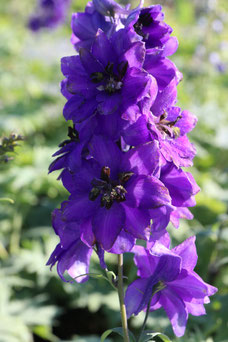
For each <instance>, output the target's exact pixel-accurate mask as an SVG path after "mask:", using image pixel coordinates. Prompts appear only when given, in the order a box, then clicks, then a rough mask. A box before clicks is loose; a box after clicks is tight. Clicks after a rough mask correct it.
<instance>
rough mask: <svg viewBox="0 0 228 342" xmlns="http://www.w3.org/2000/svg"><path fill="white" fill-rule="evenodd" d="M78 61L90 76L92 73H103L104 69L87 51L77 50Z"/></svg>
mask: <svg viewBox="0 0 228 342" xmlns="http://www.w3.org/2000/svg"><path fill="white" fill-rule="evenodd" d="M79 55H80V60H81V63H82V65H83V67H84V69H85V71H86V72H87V74H89V75H90V74H92V73H93V72H103V71H104V67H103V65H102V64H101V63H100V61H98V60H97V59H96V56H94V55H93V54H92V53H91V52H90V51H89V50H87V49H83V48H81V49H80V50H79Z"/></svg>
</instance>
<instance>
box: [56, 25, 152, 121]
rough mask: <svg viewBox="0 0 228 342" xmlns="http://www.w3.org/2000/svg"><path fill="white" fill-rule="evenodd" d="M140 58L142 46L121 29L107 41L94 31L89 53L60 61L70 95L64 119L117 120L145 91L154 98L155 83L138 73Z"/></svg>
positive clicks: (147, 76)
mask: <svg viewBox="0 0 228 342" xmlns="http://www.w3.org/2000/svg"><path fill="white" fill-rule="evenodd" d="M144 57H145V48H144V44H143V43H142V42H140V41H137V39H136V36H135V35H134V34H132V33H131V32H129V31H127V30H124V29H122V30H119V31H118V32H116V33H114V35H113V36H112V37H111V38H110V39H108V38H107V36H106V35H105V33H104V32H102V31H98V34H97V36H96V39H95V41H94V43H93V46H92V49H91V52H90V51H88V50H86V49H83V48H81V49H80V53H79V56H71V57H64V58H63V59H62V72H63V74H64V75H65V76H66V78H67V81H66V89H67V91H68V93H69V94H70V95H71V96H69V97H67V98H68V101H67V103H66V105H65V107H64V110H63V114H64V117H65V119H66V120H73V122H74V123H79V122H82V121H84V120H85V119H87V118H89V117H91V116H92V115H94V114H96V113H97V114H100V115H111V114H116V115H117V116H118V117H120V116H121V115H122V114H123V113H124V112H125V111H126V110H128V109H129V108H130V107H131V106H133V105H135V104H137V103H138V102H139V101H141V100H142V99H143V98H144V97H146V96H149V95H148V94H149V91H150V92H151V91H153V92H154V93H155V94H156V93H157V84H156V81H155V79H154V78H153V77H152V76H150V75H149V74H148V73H147V72H145V71H144V70H143V69H142V65H143V62H144ZM64 95H65V92H64Z"/></svg>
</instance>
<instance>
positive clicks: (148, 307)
mask: <svg viewBox="0 0 228 342" xmlns="http://www.w3.org/2000/svg"><path fill="white" fill-rule="evenodd" d="M153 295H154V292H153V293H152V295H151V297H150V300H149V303H148V305H147V309H146V315H145V318H144V321H143V325H142V328H141V331H140V334H139V336H138V338H137V340H136V342H139V341H140V338H141V337H142V334H143V332H144V330H145V327H146V322H147V318H148V316H149V313H150V304H151V301H152V298H153Z"/></svg>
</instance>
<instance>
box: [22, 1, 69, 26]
mask: <svg viewBox="0 0 228 342" xmlns="http://www.w3.org/2000/svg"><path fill="white" fill-rule="evenodd" d="M69 5H70V0H38V3H37V8H36V11H35V13H34V14H33V15H32V16H31V17H30V19H29V22H28V27H29V28H30V29H31V30H32V31H39V30H40V29H41V28H43V27H48V28H53V27H56V26H57V25H58V24H60V23H61V22H63V21H64V19H65V16H66V13H67V9H68V7H69Z"/></svg>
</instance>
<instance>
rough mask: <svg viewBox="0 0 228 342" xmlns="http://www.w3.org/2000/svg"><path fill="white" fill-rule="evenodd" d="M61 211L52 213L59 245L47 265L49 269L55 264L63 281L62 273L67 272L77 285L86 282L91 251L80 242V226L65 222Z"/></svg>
mask: <svg viewBox="0 0 228 342" xmlns="http://www.w3.org/2000/svg"><path fill="white" fill-rule="evenodd" d="M64 205H65V203H64V202H63V204H62V206H61V210H59V209H55V210H54V211H53V213H52V224H53V227H54V229H55V233H56V234H57V235H58V236H59V238H60V243H59V244H58V245H57V246H56V248H55V250H54V251H53V253H52V254H51V256H50V258H49V260H48V262H47V265H51V268H52V267H53V266H54V265H55V264H56V263H57V271H58V274H59V276H60V278H61V279H62V280H64V281H65V278H64V272H65V271H67V272H68V274H69V275H70V276H71V278H73V279H75V280H76V281H77V282H78V283H81V282H85V281H86V280H88V275H85V274H86V273H88V272H89V263H90V257H91V255H92V252H93V249H92V248H89V247H88V246H87V245H85V244H84V243H83V242H82V241H81V240H80V226H79V224H78V223H77V222H73V221H71V222H65V221H64V218H63V214H62V210H63V208H64Z"/></svg>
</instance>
